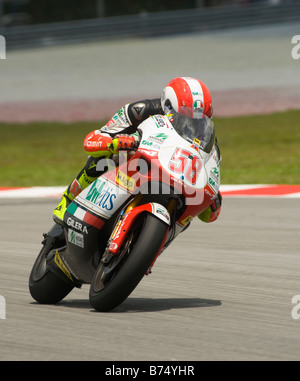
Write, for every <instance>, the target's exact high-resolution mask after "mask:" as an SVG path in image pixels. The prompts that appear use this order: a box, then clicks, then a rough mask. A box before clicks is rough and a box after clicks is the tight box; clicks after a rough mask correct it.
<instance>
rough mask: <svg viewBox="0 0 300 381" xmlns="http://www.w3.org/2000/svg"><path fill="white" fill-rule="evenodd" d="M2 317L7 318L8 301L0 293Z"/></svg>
mask: <svg viewBox="0 0 300 381" xmlns="http://www.w3.org/2000/svg"><path fill="white" fill-rule="evenodd" d="M0 319H6V301H5V298H4V296H2V295H0Z"/></svg>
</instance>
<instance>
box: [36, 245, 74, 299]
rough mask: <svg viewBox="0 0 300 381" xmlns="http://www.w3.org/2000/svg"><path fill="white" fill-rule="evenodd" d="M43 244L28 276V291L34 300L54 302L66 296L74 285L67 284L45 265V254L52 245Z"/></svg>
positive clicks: (46, 254)
mask: <svg viewBox="0 0 300 381" xmlns="http://www.w3.org/2000/svg"><path fill="white" fill-rule="evenodd" d="M49 246H50V245H49V244H47V241H46V243H45V244H44V246H43V248H42V250H41V251H40V253H39V255H38V257H37V259H36V261H35V263H34V265H33V267H32V270H31V273H30V276H29V291H30V294H31V296H32V297H33V299H34V300H36V301H37V302H38V303H41V304H56V303H58V302H60V301H61V300H62V299H63V298H64V297H65V296H67V295H68V294H69V293H70V292H71V291H72V289H73V288H74V286H72V285H70V284H67V283H66V282H64V281H63V280H62V279H61V278H59V277H58V276H57V275H56V274H55V273H53V272H52V271H51V270H50V269H49V268H48V266H47V263H46V262H47V256H48V254H49V252H50V250H51V248H52V245H51V246H50V247H49Z"/></svg>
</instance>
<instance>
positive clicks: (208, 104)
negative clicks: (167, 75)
mask: <svg viewBox="0 0 300 381" xmlns="http://www.w3.org/2000/svg"><path fill="white" fill-rule="evenodd" d="M160 100H161V107H162V109H163V111H164V113H165V114H166V115H167V114H168V113H169V111H170V110H171V109H173V110H175V111H176V112H178V114H181V115H185V116H188V117H190V118H197V117H199V116H200V115H203V114H204V115H206V116H207V117H208V118H211V117H212V113H213V109H212V100H211V95H210V92H209V90H208V88H207V87H206V85H205V84H204V83H203V82H201V81H199V79H196V78H191V77H177V78H174V79H172V81H171V82H169V83H168V84H167V86H166V87H165V88H164V89H163V92H162V95H161V98H160Z"/></svg>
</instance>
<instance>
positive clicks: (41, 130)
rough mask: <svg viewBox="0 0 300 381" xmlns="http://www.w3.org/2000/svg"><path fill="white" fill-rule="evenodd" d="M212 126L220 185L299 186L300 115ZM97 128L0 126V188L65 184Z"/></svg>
mask: <svg viewBox="0 0 300 381" xmlns="http://www.w3.org/2000/svg"><path fill="white" fill-rule="evenodd" d="M214 122H215V125H216V129H217V136H218V142H219V146H220V149H221V154H222V166H221V183H222V184H300V110H299V111H289V112H285V113H278V114H272V115H263V116H248V117H236V118H214ZM104 123H105V122H103V124H104ZM103 124H102V123H100V124H99V123H98V122H97V123H93V122H82V123H73V124H64V123H48V122H47V123H31V124H4V123H2V124H0V175H1V177H0V186H2V187H9V186H12V187H13V186H51V185H53V186H55V185H67V184H69V183H70V182H71V181H72V180H73V179H74V177H75V176H76V175H77V173H78V172H79V170H80V169H81V168H82V167H83V166H84V164H85V162H86V159H87V155H86V153H85V152H84V150H83V140H84V138H85V136H86V135H87V134H88V133H89V132H90V131H92V130H94V129H96V128H98V127H99V126H101V125H103Z"/></svg>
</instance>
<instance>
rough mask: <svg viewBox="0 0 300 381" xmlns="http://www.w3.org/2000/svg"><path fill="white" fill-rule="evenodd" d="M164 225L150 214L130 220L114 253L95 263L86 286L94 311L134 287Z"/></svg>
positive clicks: (120, 298) (157, 245) (161, 236)
mask: <svg viewBox="0 0 300 381" xmlns="http://www.w3.org/2000/svg"><path fill="white" fill-rule="evenodd" d="M167 229H168V226H167V225H166V224H165V223H164V222H162V221H161V220H159V219H158V218H157V217H155V216H153V215H152V214H145V215H143V216H142V220H137V221H136V222H135V223H134V226H133V228H132V230H131V231H130V232H129V233H127V237H126V239H125V242H124V244H123V246H122V248H121V249H120V251H119V254H118V255H114V256H112V258H111V259H110V261H109V262H108V263H106V264H103V263H102V262H101V263H100V265H99V266H98V268H97V270H96V272H95V275H94V278H93V281H92V283H91V286H90V295H89V296H90V303H91V305H92V307H93V308H95V310H97V311H101V312H105V311H111V310H112V309H114V308H115V307H117V306H118V305H119V304H121V303H122V302H123V301H124V300H125V299H126V298H127V297H128V296H129V295H130V294H131V292H132V291H133V290H134V289H135V288H136V286H137V285H138V283H139V282H140V281H141V279H142V278H143V276H144V275H145V273H146V272H147V270H148V268H149V267H150V265H151V263H152V262H153V260H154V259H155V256H156V254H157V253H158V250H159V248H160V247H161V244H162V242H163V239H164V237H165V234H166V232H167Z"/></svg>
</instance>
